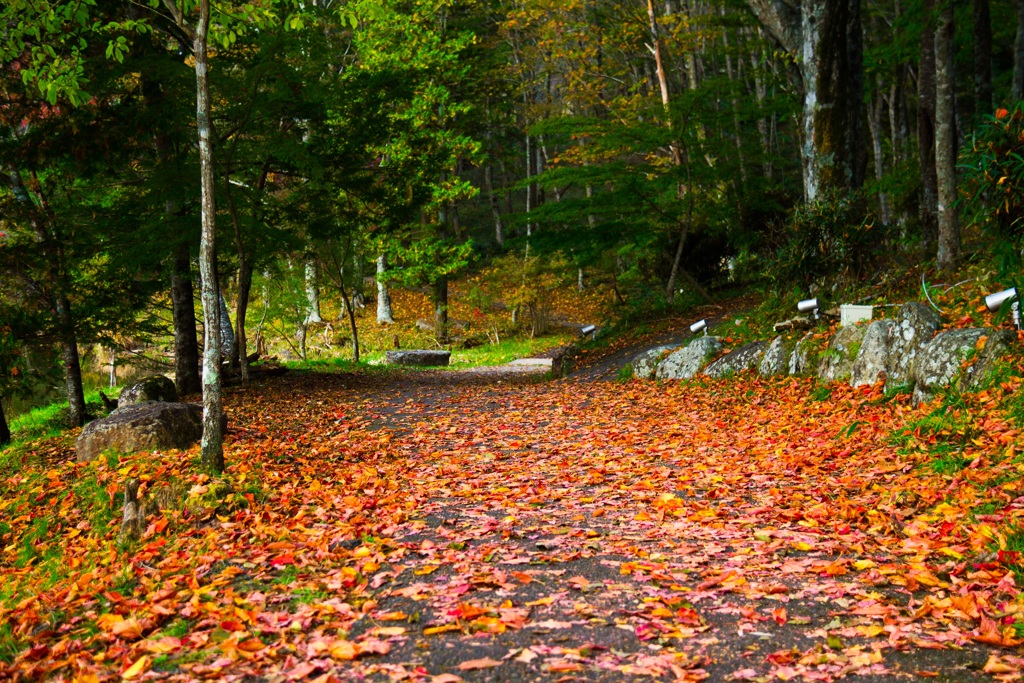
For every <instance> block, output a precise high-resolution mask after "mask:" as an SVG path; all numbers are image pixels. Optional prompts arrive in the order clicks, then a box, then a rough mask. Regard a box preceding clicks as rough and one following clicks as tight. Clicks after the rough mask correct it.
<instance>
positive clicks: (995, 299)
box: [985, 287, 1020, 330]
mask: <svg viewBox="0 0 1024 683" xmlns="http://www.w3.org/2000/svg"><path fill="white" fill-rule="evenodd" d="M1007 301H1012V302H1013V305H1012V306H1011V307H1010V311H1011V313H1012V314H1013V326H1014V327H1016V328H1017V329H1018V330H1019V329H1020V297H1018V296H1017V288H1016V287H1010V288H1009V289H1004V290H1003V291H1001V292H995V293H994V294H989V295H988V296H986V297H985V307H986V308H988V310H990V311H992V312H993V313H995V312H996V311H998V310H999V309H1000V308H1002V307H1003V304H1005V303H1006V302H1007Z"/></svg>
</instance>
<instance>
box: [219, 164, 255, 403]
mask: <svg viewBox="0 0 1024 683" xmlns="http://www.w3.org/2000/svg"><path fill="white" fill-rule="evenodd" d="M224 198H225V199H226V200H227V203H228V214H229V215H230V216H231V226H232V227H233V228H234V231H235V252H236V253H237V255H238V269H237V270H236V271H235V285H236V286H237V287H238V298H237V299H236V301H235V343H234V345H233V348H234V351H233V355H232V361H231V362H232V365H237V367H238V370H239V372H240V373H241V375H242V384H244V385H248V384H249V358H248V348H247V347H248V344H247V341H246V338H245V317H246V314H247V313H248V310H249V293H250V292H251V291H252V263H251V262H250V260H249V255H248V253H246V249H245V240H244V239H243V237H242V222H241V221H240V220H239V219H238V209H237V207H236V206H235V200H234V196H233V195H232V193H231V175H230V173H229V174H228V175H227V176H226V177H225V182H224ZM230 322H231V321H230V320H229V321H228V323H229V325H230Z"/></svg>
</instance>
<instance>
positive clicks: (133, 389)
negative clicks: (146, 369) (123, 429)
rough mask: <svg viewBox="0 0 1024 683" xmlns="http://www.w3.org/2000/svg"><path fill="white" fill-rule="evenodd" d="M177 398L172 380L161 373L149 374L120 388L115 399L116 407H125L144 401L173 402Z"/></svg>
mask: <svg viewBox="0 0 1024 683" xmlns="http://www.w3.org/2000/svg"><path fill="white" fill-rule="evenodd" d="M177 400H178V391H177V389H175V388H174V382H172V381H171V380H170V379H169V378H167V377H164V376H163V375H150V376H149V377H143V378H142V379H140V380H138V381H136V382H133V383H132V384H129V385H128V386H126V387H125V388H124V389H122V390H121V396H120V397H119V398H118V399H117V407H118V408H125V407H127V406H134V405H138V404H140V403H145V402H146V401H162V402H164V403H175V402H177Z"/></svg>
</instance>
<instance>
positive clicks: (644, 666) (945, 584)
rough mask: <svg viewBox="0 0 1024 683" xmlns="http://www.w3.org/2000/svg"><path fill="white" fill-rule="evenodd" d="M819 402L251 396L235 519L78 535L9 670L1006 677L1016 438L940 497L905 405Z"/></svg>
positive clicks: (445, 379) (777, 393)
mask: <svg viewBox="0 0 1024 683" xmlns="http://www.w3.org/2000/svg"><path fill="white" fill-rule="evenodd" d="M811 388H812V385H810V384H809V383H807V382H804V381H802V380H800V381H794V380H790V379H786V380H778V381H772V382H765V381H761V380H756V379H753V378H741V379H735V380H724V381H715V382H710V381H709V382H708V383H707V384H700V383H695V384H689V385H686V384H665V385H660V386H659V385H656V384H653V383H649V382H632V383H629V384H613V383H604V382H597V383H582V382H575V381H571V380H570V381H558V382H545V383H541V382H538V381H536V380H535V379H534V378H531V377H530V376H528V375H524V374H522V373H520V374H508V375H503V374H499V373H449V372H421V373H411V374H407V375H362V376H354V375H326V374H295V375H292V376H290V377H287V378H283V379H280V380H276V381H273V382H272V383H269V384H267V385H266V386H263V387H260V388H257V389H253V390H249V391H238V392H236V393H233V394H231V396H230V399H229V401H230V403H229V414H230V416H231V419H232V423H233V425H234V429H233V433H232V435H231V436H230V439H229V445H228V450H227V460H228V463H229V467H230V470H229V473H228V475H229V476H228V481H229V483H230V486H231V490H232V491H234V492H235V493H233V494H230V495H227V496H226V497H225V496H224V495H221V498H222V499H223V500H222V501H221V502H220V504H219V507H214V506H215V505H218V503H217V501H214V502H211V503H210V507H206V508H203V507H201V506H197V505H195V504H190V505H189V504H187V505H186V506H185V507H184V508H183V509H181V510H174V509H168V510H164V511H163V512H161V513H159V515H158V516H156V517H154V518H153V519H152V520H151V523H150V525H149V529H148V531H147V535H146V537H145V538H144V539H143V540H142V541H141V542H139V543H138V544H137V545H136V546H134V547H132V548H129V549H128V550H123V551H117V550H116V549H114V546H113V545H112V544H111V542H109V539H111V538H113V537H114V536H116V523H114V522H112V523H111V525H109V526H110V530H109V531H107V532H105V533H106V538H107V539H108V542H107V543H106V544H104V542H102V541H96V542H92V543H91V544H85V543H82V544H81V547H79V546H78V545H76V543H77V541H76V539H74V538H64V539H62V543H64V544H65V546H66V548H67V550H66V556H65V560H64V561H65V562H66V563H67V566H68V567H69V568H71V573H70V575H69V576H68V577H66V578H64V579H61V580H58V581H56V582H55V583H54V585H52V586H51V587H49V588H48V589H47V590H45V591H37V592H35V593H33V594H32V595H30V596H28V597H26V598H25V599H24V601H23V604H22V605H20V606H19V609H16V610H5V611H4V612H3V613H2V614H0V618H2V620H3V621H4V622H5V623H8V624H11V625H12V627H13V630H14V632H15V633H24V634H28V635H31V636H33V638H32V640H31V643H32V648H31V649H30V650H26V651H23V652H21V653H20V654H19V655H18V657H17V658H16V659H15V661H14V662H13V663H12V664H11V665H10V667H9V668H8V669H7V673H8V674H11V675H15V676H17V677H23V678H31V677H33V676H34V677H43V676H46V675H50V676H62V677H65V678H67V679H71V678H73V677H76V676H77V677H79V678H80V679H81V680H103V679H110V678H117V679H119V678H120V677H121V675H123V676H124V677H125V678H128V679H134V680H143V679H149V678H160V679H172V680H195V679H200V678H208V679H223V680H267V681H279V680H359V679H361V678H364V677H365V678H367V679H370V680H408V681H432V682H433V683H451V682H454V681H457V680H460V679H462V680H466V681H490V680H493V681H520V680H522V681H530V680H543V681H553V680H565V681H570V680H609V681H611V680H634V679H636V678H637V677H638V676H639V677H652V678H655V679H661V680H686V681H689V680H703V679H708V680H714V681H726V680H762V681H769V680H784V681H785V680H838V679H841V678H844V677H846V676H850V675H855V674H859V675H870V676H871V678H870V680H878V681H897V680H913V679H917V678H920V677H938V678H939V679H940V680H944V681H971V680H978V678H979V677H988V678H990V679H991V678H993V677H995V678H1005V679H1013V678H1015V677H1017V676H1018V675H1019V674H1018V672H1019V669H1020V667H1021V664H1022V662H1024V660H1022V659H1021V658H1020V654H1021V653H1020V650H1019V647H1018V646H1019V641H1018V640H1017V637H1016V634H1017V632H1018V631H1017V630H1016V628H1015V626H1014V624H1015V622H1016V621H1017V620H1020V619H1021V617H1020V616H1015V612H1016V610H1017V609H1021V606H1020V604H1019V603H1016V602H1014V600H1015V599H1016V596H1017V593H1018V591H1017V588H1016V586H1015V584H1014V575H1013V573H1012V572H1011V571H1010V569H1009V568H1008V566H1007V563H1006V562H1005V561H1003V560H1006V559H1007V558H1005V557H1003V555H1002V554H1000V555H999V556H998V557H997V556H996V555H995V554H994V553H991V552H990V549H991V547H992V544H993V538H994V537H995V536H996V535H997V534H998V533H999V532H998V531H997V529H999V528H1003V526H1005V524H1006V522H1007V521H1008V520H1012V519H1013V518H1014V517H1015V516H1016V515H1018V514H1024V498H1020V496H1021V494H1022V492H1021V490H1020V489H1021V488H1024V486H1022V483H1021V477H1020V472H1019V467H1020V466H1019V465H1017V464H1016V463H1015V450H1014V449H1015V443H1016V441H1017V440H1018V438H1019V435H1018V434H1017V433H1016V432H1015V431H1014V430H1013V429H1011V428H1010V426H1009V425H1008V423H1007V422H1005V421H1004V418H1003V417H1002V416H1000V415H999V414H998V413H988V414H987V416H986V417H985V418H984V423H982V424H980V425H978V426H977V428H976V429H974V431H972V432H971V433H970V434H969V435H966V437H969V438H967V440H966V441H965V442H964V444H963V447H964V452H963V457H966V458H969V459H971V460H972V464H971V466H969V467H967V468H966V469H963V470H960V471H959V472H958V473H956V474H955V476H954V475H950V474H943V473H940V472H936V471H935V468H934V467H931V466H929V463H931V462H932V459H933V458H934V454H933V453H930V452H928V450H929V449H928V442H929V441H934V440H935V439H936V435H931V436H929V435H927V434H922V433H921V432H920V430H919V431H918V433H917V434H909V435H907V436H906V437H905V438H904V439H902V440H901V443H900V445H899V446H897V445H896V443H895V442H894V440H893V438H892V434H893V432H894V431H896V430H898V429H899V428H900V427H902V426H903V425H904V424H905V423H907V422H908V421H910V420H913V419H915V418H916V417H917V411H915V410H914V409H912V408H911V407H910V406H909V404H908V403H907V401H906V399H905V398H897V399H896V400H885V399H884V397H883V396H882V395H881V393H880V390H879V389H875V390H874V391H861V390H852V389H849V388H846V387H837V388H835V389H834V391H833V392H832V395H831V397H830V398H829V399H828V400H816V399H815V398H813V397H812V395H811V391H810V390H811ZM1014 388H1015V387H1014V386H1009V385H1008V386H1006V387H1004V390H1006V391H1010V390H1013V389H1014ZM995 393H996V394H998V393H999V390H998V389H997V390H995ZM996 398H997V396H995V395H988V394H985V395H982V396H980V397H978V398H977V399H976V400H977V401H978V402H979V405H984V404H985V402H986V401H987V402H994V401H995V400H996ZM941 436H942V435H938V437H939V438H941ZM57 455H59V454H56V453H50V457H51V458H52V457H57ZM996 461H998V462H999V463H1000V464H998V465H997V464H996ZM51 466H52V467H53V469H52V470H51V472H54V473H56V474H54V475H53V476H55V477H61V476H64V477H69V476H74V477H83V476H87V475H90V473H92V474H93V475H94V476H96V477H97V478H98V480H99V481H100V482H101V483H102V484H103V485H106V486H108V487H109V489H110V491H111V499H112V500H113V499H114V498H115V495H114V492H115V491H116V489H117V487H118V486H119V482H123V481H124V480H125V478H126V477H129V476H132V475H136V474H140V473H141V474H143V475H144V477H143V478H144V479H145V480H147V481H148V483H147V486H149V487H150V488H151V489H152V490H154V491H155V490H158V489H159V488H160V486H161V483H162V482H163V481H164V480H168V479H173V478H174V477H178V478H182V479H184V480H186V481H185V484H186V486H187V489H188V496H189V500H192V501H201V500H210V494H211V492H213V491H215V490H216V489H217V488H218V486H217V484H216V483H214V482H211V481H210V480H209V479H208V478H207V477H206V476H205V475H201V474H196V473H195V472H194V471H193V470H191V469H190V468H189V466H188V465H187V464H183V463H182V458H181V456H180V455H171V456H166V457H165V458H163V459H160V458H156V459H155V460H154V459H141V458H140V459H135V460H126V461H122V463H120V465H119V466H118V467H116V468H113V467H110V468H108V467H107V465H104V464H102V463H98V464H90V465H72V464H63V465H59V466H57V465H52V464H51ZM90 468H92V469H90ZM87 470H88V471H87ZM93 470H95V472H93ZM204 496H205V497H204ZM44 497H45V496H44ZM243 499H244V502H242V501H243ZM231 500H235V501H236V503H235V504H229V503H230V501H231ZM111 504H112V505H113V504H114V503H113V502H112V503H111ZM70 517H71V519H73V514H72V515H71V516H70ZM69 523H70V522H69ZM1001 525H1002V526H1001ZM69 528H70V526H69ZM85 535H87V534H85V533H83V536H85ZM97 558H99V561H100V564H98V565H94V564H92V563H94V562H96V561H97ZM1010 559H1012V558H1010ZM103 562H105V564H103ZM119 566H120V567H126V568H125V569H121V570H120V573H118V567H119ZM90 567H91V568H90ZM11 576H14V574H11ZM118 577H120V579H119V578H118ZM58 609H59V610H60V611H61V615H62V616H61V618H60V619H59V620H56V621H55V620H53V619H49V620H47V615H48V614H50V613H51V612H52V611H53V610H58ZM3 671H4V669H2V668H0V676H2V675H3ZM93 676H95V678H92V677H93Z"/></svg>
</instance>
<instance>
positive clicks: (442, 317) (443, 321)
mask: <svg viewBox="0 0 1024 683" xmlns="http://www.w3.org/2000/svg"><path fill="white" fill-rule="evenodd" d="M433 289H434V332H435V333H436V335H437V341H438V343H440V344H447V343H448V278H447V277H445V276H441V277H439V278H438V279H437V282H435V283H434V285H433Z"/></svg>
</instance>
